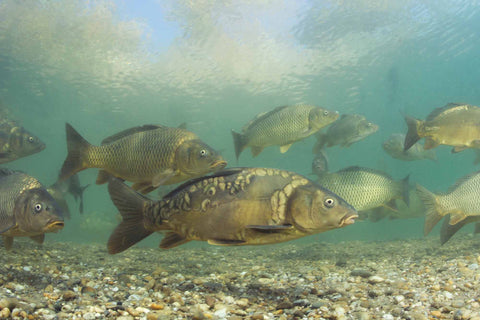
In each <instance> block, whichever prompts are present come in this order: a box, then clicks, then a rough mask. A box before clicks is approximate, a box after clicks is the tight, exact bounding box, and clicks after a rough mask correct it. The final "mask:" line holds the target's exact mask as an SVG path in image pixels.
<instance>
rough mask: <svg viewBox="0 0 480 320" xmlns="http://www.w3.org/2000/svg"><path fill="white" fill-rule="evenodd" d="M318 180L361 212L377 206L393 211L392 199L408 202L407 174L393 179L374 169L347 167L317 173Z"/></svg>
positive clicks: (393, 200)
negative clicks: (400, 178) (335, 170)
mask: <svg viewBox="0 0 480 320" xmlns="http://www.w3.org/2000/svg"><path fill="white" fill-rule="evenodd" d="M318 183H319V184H320V185H321V186H322V187H324V188H327V189H329V190H331V191H332V192H335V193H336V194H338V195H339V196H340V197H342V198H343V199H345V201H347V202H348V203H350V204H351V205H352V206H353V207H354V208H355V209H356V210H358V211H363V210H368V209H372V208H376V207H379V206H384V207H387V208H390V209H393V210H396V205H395V199H403V200H404V201H405V203H406V204H407V205H408V202H409V198H408V176H407V177H405V179H403V180H401V181H395V180H393V179H392V177H390V176H389V175H388V174H386V173H384V172H382V171H380V170H375V169H370V168H362V167H356V166H355V167H348V168H345V169H342V170H340V171H337V172H333V173H324V174H323V175H319V178H318Z"/></svg>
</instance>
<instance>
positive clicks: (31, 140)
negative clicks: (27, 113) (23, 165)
mask: <svg viewBox="0 0 480 320" xmlns="http://www.w3.org/2000/svg"><path fill="white" fill-rule="evenodd" d="M8 143H9V146H10V151H11V152H12V153H14V154H16V155H17V156H18V157H24V156H28V155H31V154H34V153H37V152H40V151H42V150H43V149H45V143H43V142H42V141H41V140H40V139H39V138H38V137H37V136H35V135H33V134H31V133H30V132H28V131H27V130H25V129H24V128H23V127H13V128H12V129H11V131H10V137H9V141H8Z"/></svg>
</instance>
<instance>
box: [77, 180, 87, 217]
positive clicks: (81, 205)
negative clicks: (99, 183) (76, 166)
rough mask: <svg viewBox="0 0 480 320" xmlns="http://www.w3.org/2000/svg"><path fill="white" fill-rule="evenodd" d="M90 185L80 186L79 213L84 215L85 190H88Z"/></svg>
mask: <svg viewBox="0 0 480 320" xmlns="http://www.w3.org/2000/svg"><path fill="white" fill-rule="evenodd" d="M89 185H90V184H87V185H85V186H83V187H82V186H80V194H79V197H80V206H79V207H78V211H79V212H80V213H83V192H84V191H85V189H87V188H88V186H89Z"/></svg>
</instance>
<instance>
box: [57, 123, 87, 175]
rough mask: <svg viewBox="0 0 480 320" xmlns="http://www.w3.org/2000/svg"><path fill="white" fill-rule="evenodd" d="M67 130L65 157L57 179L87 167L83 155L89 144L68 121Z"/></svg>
mask: <svg viewBox="0 0 480 320" xmlns="http://www.w3.org/2000/svg"><path fill="white" fill-rule="evenodd" d="M65 129H66V132H67V150H68V154H67V158H66V159H65V161H64V162H63V166H62V169H61V170H60V176H59V178H58V179H59V180H60V181H64V180H66V179H68V178H69V177H71V176H73V175H74V174H75V173H77V172H79V171H82V170H84V169H86V168H87V165H86V163H85V155H86V153H87V151H88V149H89V148H90V147H91V144H90V143H89V142H88V141H87V140H85V139H84V138H83V137H82V136H81V135H80V134H79V133H78V132H77V131H76V130H75V129H74V128H73V127H72V126H71V125H70V124H69V123H66V124H65Z"/></svg>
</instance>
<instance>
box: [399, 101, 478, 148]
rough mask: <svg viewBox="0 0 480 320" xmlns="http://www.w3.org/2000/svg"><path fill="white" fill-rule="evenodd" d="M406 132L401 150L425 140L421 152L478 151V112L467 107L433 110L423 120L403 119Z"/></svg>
mask: <svg viewBox="0 0 480 320" xmlns="http://www.w3.org/2000/svg"><path fill="white" fill-rule="evenodd" d="M405 121H406V122H407V126H408V132H407V135H406V137H405V143H404V149H405V150H408V149H410V147H411V146H412V145H413V144H414V143H415V142H417V141H418V140H420V139H421V138H425V143H424V148H425V149H427V150H428V149H432V148H435V147H436V146H438V145H449V146H453V149H452V152H460V151H462V150H465V149H467V148H480V108H479V107H476V106H472V105H468V104H458V103H449V104H447V105H445V106H444V107H441V108H437V109H435V110H433V111H432V112H431V113H430V114H429V115H428V116H427V118H426V119H425V121H423V120H418V119H415V118H412V117H409V116H406V117H405Z"/></svg>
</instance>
